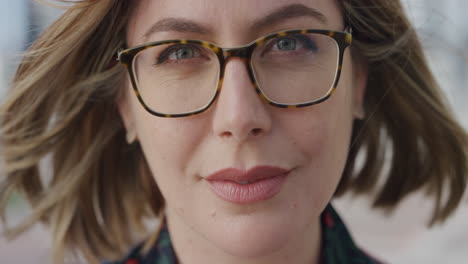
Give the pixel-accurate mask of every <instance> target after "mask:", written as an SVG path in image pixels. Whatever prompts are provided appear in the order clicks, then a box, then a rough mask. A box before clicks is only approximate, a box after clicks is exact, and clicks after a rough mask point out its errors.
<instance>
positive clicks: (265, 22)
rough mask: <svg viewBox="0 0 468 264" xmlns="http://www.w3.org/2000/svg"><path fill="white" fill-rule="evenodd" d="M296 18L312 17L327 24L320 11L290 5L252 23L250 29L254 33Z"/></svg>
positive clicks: (301, 5) (299, 5) (298, 5)
mask: <svg viewBox="0 0 468 264" xmlns="http://www.w3.org/2000/svg"><path fill="white" fill-rule="evenodd" d="M297 17H313V18H315V19H317V20H318V21H319V22H320V23H322V24H324V25H326V24H327V23H328V20H327V17H326V16H325V15H324V14H322V13H320V11H318V10H317V9H315V8H311V7H308V6H305V5H303V4H291V5H286V6H284V7H280V8H278V9H276V10H275V11H273V12H272V13H270V14H269V15H267V16H266V17H264V18H261V19H259V20H257V21H255V22H254V23H253V26H252V29H253V31H254V32H255V31H260V30H262V29H265V28H266V27H269V26H271V25H274V24H278V23H279V22H282V21H283V20H287V19H291V18H297Z"/></svg>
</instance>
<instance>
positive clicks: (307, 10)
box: [143, 4, 328, 40]
mask: <svg viewBox="0 0 468 264" xmlns="http://www.w3.org/2000/svg"><path fill="white" fill-rule="evenodd" d="M297 17H313V18H315V19H317V20H318V21H319V22H321V23H322V24H325V25H326V24H327V23H328V20H327V18H326V16H325V15H323V14H322V13H320V12H319V11H318V10H317V9H315V8H311V7H308V6H305V5H303V4H291V5H286V6H283V7H280V8H278V9H276V10H274V11H273V12H271V13H270V14H268V15H267V16H266V17H263V18H260V19H259V20H256V21H254V23H253V26H252V31H253V32H258V31H261V30H263V29H265V28H267V27H271V26H272V25H274V24H278V23H279V22H282V21H284V20H288V19H291V18H297ZM169 31H175V32H182V33H197V34H202V35H208V34H211V33H212V30H211V29H210V28H207V27H205V26H203V25H200V24H198V23H196V22H194V21H192V20H189V19H186V18H172V17H171V18H163V19H161V20H159V21H157V22H156V23H154V24H153V25H152V26H151V27H150V28H149V29H148V30H147V31H146V32H145V34H144V35H143V37H144V39H145V40H147V39H148V38H149V36H151V35H152V34H154V33H157V32H169Z"/></svg>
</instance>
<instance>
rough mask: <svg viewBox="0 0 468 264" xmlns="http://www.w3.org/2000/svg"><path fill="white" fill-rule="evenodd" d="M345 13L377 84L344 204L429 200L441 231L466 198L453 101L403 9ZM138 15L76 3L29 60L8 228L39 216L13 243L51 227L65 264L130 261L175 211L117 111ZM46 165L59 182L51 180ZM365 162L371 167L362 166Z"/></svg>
mask: <svg viewBox="0 0 468 264" xmlns="http://www.w3.org/2000/svg"><path fill="white" fill-rule="evenodd" d="M339 2H340V4H341V5H342V9H343V12H344V14H345V19H346V22H347V23H348V24H349V25H350V26H351V27H352V28H353V32H354V34H353V35H354V42H353V45H352V52H353V57H354V58H355V61H359V63H362V64H364V65H366V67H367V69H368V71H369V80H368V84H367V91H366V96H365V109H366V112H367V118H366V119H365V120H363V121H355V125H354V131H353V140H352V144H351V146H350V150H349V157H348V162H347V166H346V168H345V171H344V173H343V177H342V180H341V182H340V185H339V186H338V189H337V192H336V195H341V194H343V193H345V192H346V191H349V190H351V191H354V192H357V193H370V192H375V190H376V189H377V193H376V198H375V202H374V205H375V206H376V207H383V208H393V207H395V206H396V205H397V204H398V203H399V202H400V201H401V200H402V199H403V198H404V197H406V196H407V195H408V194H410V193H411V192H413V191H416V190H420V189H423V188H425V190H426V191H427V194H428V195H430V196H432V197H433V198H434V201H435V208H434V214H433V218H432V221H431V223H435V222H436V221H442V220H444V219H446V218H447V217H448V216H449V215H450V214H451V213H452V212H453V211H454V209H455V208H456V207H457V205H458V204H459V202H460V199H461V197H462V195H463V192H464V190H465V188H466V181H467V171H468V168H467V166H468V157H467V154H468V153H467V150H468V140H467V135H466V132H465V131H464V130H463V128H462V127H461V126H460V125H459V124H458V123H457V122H456V121H455V120H454V118H453V116H452V114H451V113H450V111H449V108H448V106H447V104H446V103H445V102H444V100H443V99H442V98H443V97H442V95H441V92H440V89H439V87H438V86H437V84H436V82H435V80H434V78H433V76H432V74H431V72H430V70H429V69H428V66H427V63H426V61H425V57H424V54H423V51H422V49H421V46H420V43H419V41H418V39H417V36H416V34H415V32H414V29H413V28H412V27H411V25H410V24H409V22H408V21H407V19H406V17H405V15H404V12H403V10H402V8H401V5H400V4H399V2H398V1H394V0H380V1H375V0H342V1H339ZM130 12H131V1H124V0H120V1H117V0H100V1H93V0H87V1H79V2H76V3H73V4H72V6H71V7H70V8H69V9H68V11H67V12H66V13H65V14H64V15H63V16H62V17H61V18H60V19H58V20H57V21H56V22H55V23H54V24H53V25H51V26H50V27H49V28H48V29H47V30H46V31H45V32H44V33H43V34H42V35H41V36H40V38H39V39H38V40H37V41H36V42H35V43H34V45H33V46H32V47H31V48H30V49H29V50H28V52H27V53H26V54H25V56H24V59H23V61H22V63H21V65H20V66H19V68H18V70H17V72H16V75H15V78H14V80H13V83H12V85H11V91H10V93H9V95H8V98H7V99H6V101H5V102H4V103H3V105H2V106H1V109H0V113H1V124H0V132H1V134H0V140H1V144H2V147H1V149H0V151H1V157H2V158H3V163H4V165H3V167H4V168H3V169H4V175H3V176H2V180H1V183H0V213H1V215H2V218H3V222H6V216H5V211H6V205H7V201H8V199H9V197H10V196H11V195H12V194H13V193H14V192H21V193H23V194H25V197H27V199H28V200H29V202H30V203H31V205H32V208H33V211H32V214H31V215H30V217H28V218H26V219H25V221H24V222H23V223H21V224H20V225H18V226H16V227H13V228H9V229H8V230H9V232H8V233H7V234H9V235H10V236H11V237H14V236H16V235H18V234H20V233H21V232H23V231H25V230H26V229H28V228H29V227H30V226H31V225H33V224H34V223H36V222H39V221H41V222H43V223H46V224H47V225H48V226H49V227H50V228H51V231H52V236H53V256H54V263H62V262H63V260H64V257H65V253H66V251H67V250H72V251H73V250H75V252H79V253H80V254H82V256H84V257H85V258H86V259H87V261H88V262H91V263H96V262H98V261H99V260H100V259H115V258H119V257H121V256H122V255H124V254H125V252H126V251H127V250H128V247H129V246H130V245H132V244H134V243H135V240H136V239H137V237H138V236H137V235H138V234H143V233H144V232H145V231H146V230H145V225H144V224H143V220H144V219H145V217H150V218H152V217H153V218H154V217H158V215H159V214H160V212H161V210H162V208H163V206H164V200H163V197H162V196H161V194H160V192H159V189H158V187H157V185H156V183H155V182H154V180H153V178H152V176H151V173H150V171H149V168H148V165H147V163H146V161H145V159H144V156H143V154H142V151H141V148H140V146H139V145H138V143H135V144H132V145H128V144H127V143H126V140H125V129H124V126H123V124H122V121H121V119H120V117H119V114H118V110H117V105H116V101H117V100H118V98H119V96H121V93H122V90H123V89H122V87H121V86H122V83H123V80H124V78H125V72H124V69H123V67H121V66H120V65H116V64H115V63H114V61H115V58H114V55H115V53H116V51H117V49H118V48H120V47H122V46H123V45H124V40H125V30H126V25H127V22H128V18H129V14H130ZM389 147H390V150H391V151H389V150H388V149H389ZM361 154H362V155H361ZM440 154H442V155H440ZM45 157H50V166H51V168H52V171H51V172H50V173H49V174H50V175H51V179H50V180H48V181H47V180H45V179H44V176H43V174H44V173H41V170H40V163H41V161H42V160H44V158H45ZM359 157H363V165H362V166H357V165H355V164H356V161H357V160H358V159H359ZM387 157H389V158H390V159H391V164H390V168H389V170H388V171H384V170H383V168H384V161H385V160H386V159H387ZM380 177H384V178H385V179H386V181H385V183H384V184H383V185H377V182H378V179H379V178H380ZM444 191H445V192H444ZM444 199H446V201H445V202H444Z"/></svg>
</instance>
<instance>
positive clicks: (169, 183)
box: [136, 102, 206, 200]
mask: <svg viewBox="0 0 468 264" xmlns="http://www.w3.org/2000/svg"><path fill="white" fill-rule="evenodd" d="M137 103H138V102H137ZM136 127H137V137H138V140H139V143H140V145H141V148H142V150H143V152H144V154H145V158H146V160H147V162H148V164H149V167H150V169H151V171H152V173H153V176H154V178H155V180H156V183H157V184H158V186H159V187H160V190H161V192H162V194H163V196H164V197H167V196H168V195H174V194H180V193H181V192H180V188H181V187H183V186H189V185H190V184H191V183H192V181H193V178H189V177H185V175H189V173H188V172H187V170H188V168H187V164H189V163H190V160H191V159H192V157H193V156H194V155H195V153H196V152H197V151H198V148H199V144H200V142H201V137H202V136H203V135H204V134H205V127H206V126H203V122H197V121H196V120H194V119H193V118H182V119H181V118H160V117H156V116H153V115H151V114H149V113H147V112H146V111H145V110H144V109H143V108H142V107H139V109H138V110H137V111H136ZM169 200H170V199H169Z"/></svg>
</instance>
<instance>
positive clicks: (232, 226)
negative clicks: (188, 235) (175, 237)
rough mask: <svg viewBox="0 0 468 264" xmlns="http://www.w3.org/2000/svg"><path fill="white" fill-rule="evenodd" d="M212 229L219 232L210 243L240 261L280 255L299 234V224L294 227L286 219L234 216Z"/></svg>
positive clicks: (285, 217) (291, 222) (294, 224)
mask: <svg viewBox="0 0 468 264" xmlns="http://www.w3.org/2000/svg"><path fill="white" fill-rule="evenodd" d="M218 224H220V223H219V222H218ZM216 228H217V229H218V231H219V232H216V233H217V234H213V235H215V237H212V239H213V240H215V241H213V240H212V242H214V243H216V244H217V245H218V247H219V248H220V249H221V250H223V251H225V252H227V253H229V254H230V255H233V256H236V257H242V258H261V257H262V256H266V255H270V254H272V252H278V251H281V249H282V248H283V247H284V246H285V245H287V244H288V243H290V241H291V240H292V239H293V238H294V237H295V234H297V233H298V232H301V231H300V230H301V228H300V223H294V221H291V219H290V217H287V216H283V217H274V216H270V217H269V218H265V217H256V216H254V215H253V214H252V215H246V216H238V217H236V219H234V220H232V221H229V222H228V223H223V224H220V225H219V226H218V227H216Z"/></svg>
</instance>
